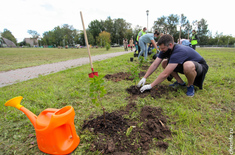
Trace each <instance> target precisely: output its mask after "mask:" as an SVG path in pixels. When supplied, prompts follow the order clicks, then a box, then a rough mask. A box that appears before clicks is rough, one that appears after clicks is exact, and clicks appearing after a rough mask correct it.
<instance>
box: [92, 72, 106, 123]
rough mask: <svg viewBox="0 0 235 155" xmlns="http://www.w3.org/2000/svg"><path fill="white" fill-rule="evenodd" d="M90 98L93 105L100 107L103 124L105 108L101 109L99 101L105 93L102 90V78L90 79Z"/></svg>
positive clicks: (104, 90)
mask: <svg viewBox="0 0 235 155" xmlns="http://www.w3.org/2000/svg"><path fill="white" fill-rule="evenodd" d="M89 82H90V98H91V101H92V103H93V104H95V105H96V106H101V107H102V109H103V115H104V122H105V108H104V107H103V105H102V103H101V101H100V99H101V98H102V97H103V96H104V95H105V94H106V93H107V92H106V89H105V88H104V84H105V82H104V79H103V76H98V77H97V76H94V77H93V78H90V81H89Z"/></svg>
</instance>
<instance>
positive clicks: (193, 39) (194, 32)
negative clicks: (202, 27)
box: [190, 30, 198, 50]
mask: <svg viewBox="0 0 235 155" xmlns="http://www.w3.org/2000/svg"><path fill="white" fill-rule="evenodd" d="M197 39H198V37H197V33H196V31H195V30H193V32H192V38H191V40H190V42H191V44H192V48H193V49H194V50H196V45H197Z"/></svg>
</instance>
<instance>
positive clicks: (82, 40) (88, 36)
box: [79, 30, 95, 46]
mask: <svg viewBox="0 0 235 155" xmlns="http://www.w3.org/2000/svg"><path fill="white" fill-rule="evenodd" d="M86 34H87V40H88V43H89V44H90V45H94V44H95V39H94V37H93V35H92V34H91V32H90V31H89V30H86ZM79 44H81V45H84V46H85V45H86V42H85V37H84V31H81V33H80V39H79Z"/></svg>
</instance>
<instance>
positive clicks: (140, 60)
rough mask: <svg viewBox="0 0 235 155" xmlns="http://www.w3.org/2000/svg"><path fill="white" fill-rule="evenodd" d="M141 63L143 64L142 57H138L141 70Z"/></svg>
mask: <svg viewBox="0 0 235 155" xmlns="http://www.w3.org/2000/svg"><path fill="white" fill-rule="evenodd" d="M143 62H144V57H142V56H141V57H139V68H141V67H142V66H143Z"/></svg>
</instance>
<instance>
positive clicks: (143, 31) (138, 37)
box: [136, 27, 147, 54]
mask: <svg viewBox="0 0 235 155" xmlns="http://www.w3.org/2000/svg"><path fill="white" fill-rule="evenodd" d="M146 32H147V28H146V27H144V28H143V30H141V31H140V32H139V33H138V34H137V37H136V41H137V43H138V54H139V53H140V51H141V48H140V45H139V39H140V37H141V36H143V35H145V34H146Z"/></svg>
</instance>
